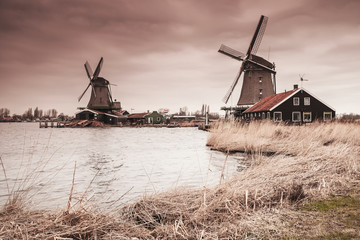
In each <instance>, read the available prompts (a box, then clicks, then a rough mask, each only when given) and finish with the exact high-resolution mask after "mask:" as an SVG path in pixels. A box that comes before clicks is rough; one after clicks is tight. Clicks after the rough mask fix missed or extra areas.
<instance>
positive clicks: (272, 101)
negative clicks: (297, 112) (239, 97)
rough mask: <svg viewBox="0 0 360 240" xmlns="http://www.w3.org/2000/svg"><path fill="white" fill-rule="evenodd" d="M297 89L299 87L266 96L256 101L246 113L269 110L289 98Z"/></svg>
mask: <svg viewBox="0 0 360 240" xmlns="http://www.w3.org/2000/svg"><path fill="white" fill-rule="evenodd" d="M297 90H298V89H295V90H291V91H288V92H283V93H278V94H275V95H271V96H267V97H266V98H264V99H262V100H260V101H259V102H257V103H255V105H254V106H252V107H250V108H248V109H246V111H244V113H250V112H263V111H269V110H270V109H271V108H272V107H274V106H275V105H276V104H278V103H280V102H281V101H283V100H284V99H285V98H287V97H288V96H290V95H291V94H293V93H294V92H295V91H297Z"/></svg>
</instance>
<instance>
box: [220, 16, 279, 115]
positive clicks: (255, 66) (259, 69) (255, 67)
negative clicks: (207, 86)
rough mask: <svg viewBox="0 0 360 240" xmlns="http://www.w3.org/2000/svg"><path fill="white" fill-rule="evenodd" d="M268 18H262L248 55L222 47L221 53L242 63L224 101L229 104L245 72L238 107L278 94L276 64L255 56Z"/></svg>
mask: <svg viewBox="0 0 360 240" xmlns="http://www.w3.org/2000/svg"><path fill="white" fill-rule="evenodd" d="M267 20H268V17H265V16H261V17H260V20H259V23H258V25H257V28H256V30H255V33H254V36H253V38H252V40H251V42H250V46H249V48H248V50H247V52H246V54H244V53H242V52H239V51H236V50H234V49H232V48H230V47H227V46H225V45H223V44H222V45H221V47H220V49H219V52H220V53H223V54H225V55H227V56H229V57H231V58H234V59H236V60H238V61H242V63H241V67H240V70H239V73H238V74H237V76H236V78H235V80H234V82H233V83H232V85H231V86H230V89H229V90H228V92H227V93H226V95H225V97H224V98H223V101H224V102H225V103H227V102H228V100H229V98H230V96H231V94H232V92H233V91H234V88H235V86H236V84H237V83H238V81H239V78H240V76H241V74H242V73H243V72H244V80H243V85H242V88H241V94H240V98H239V101H238V102H237V105H238V106H240V107H245V108H246V107H248V106H251V105H253V104H255V103H256V102H258V101H259V100H261V99H262V98H264V97H267V96H269V95H273V94H275V93H276V82H275V74H276V71H275V64H273V63H271V62H269V61H267V60H265V59H264V58H262V57H259V56H257V55H255V54H256V53H257V50H258V48H259V46H260V43H261V39H262V37H263V35H264V32H265V29H266V24H267Z"/></svg>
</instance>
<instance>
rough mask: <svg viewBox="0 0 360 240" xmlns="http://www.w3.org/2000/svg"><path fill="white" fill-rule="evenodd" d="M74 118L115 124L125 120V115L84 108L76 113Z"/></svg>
mask: <svg viewBox="0 0 360 240" xmlns="http://www.w3.org/2000/svg"><path fill="white" fill-rule="evenodd" d="M76 119H77V120H97V121H100V122H103V123H106V124H112V125H116V124H118V123H119V122H124V121H125V120H126V116H121V115H120V116H119V115H114V114H110V113H105V112H100V111H97V110H93V109H88V108H86V109H83V110H81V111H79V112H77V113H76Z"/></svg>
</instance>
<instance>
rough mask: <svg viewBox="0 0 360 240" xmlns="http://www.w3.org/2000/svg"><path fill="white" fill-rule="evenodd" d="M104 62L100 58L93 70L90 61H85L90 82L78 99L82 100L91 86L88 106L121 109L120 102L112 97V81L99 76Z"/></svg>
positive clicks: (97, 108)
mask: <svg viewBox="0 0 360 240" xmlns="http://www.w3.org/2000/svg"><path fill="white" fill-rule="evenodd" d="M102 64H103V58H101V59H100V61H99V63H98V65H97V67H96V69H95V72H93V71H92V69H91V67H90V64H89V63H88V61H86V62H85V64H84V66H85V70H86V74H87V76H88V78H89V80H90V82H89V84H88V86H87V87H86V89H85V91H84V92H83V93H82V94H81V95H80V97H79V98H78V100H79V101H80V100H81V98H82V97H83V96H84V94H85V93H86V91H87V90H88V89H89V87H90V86H91V97H90V100H89V103H88V105H87V108H89V109H93V110H100V111H105V112H106V111H112V110H120V109H121V106H120V102H114V101H113V99H112V96H111V88H110V82H109V81H108V80H106V79H105V78H102V77H99V74H100V71H101V67H102Z"/></svg>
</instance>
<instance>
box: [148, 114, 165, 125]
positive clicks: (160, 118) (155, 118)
mask: <svg viewBox="0 0 360 240" xmlns="http://www.w3.org/2000/svg"><path fill="white" fill-rule="evenodd" d="M144 118H145V121H146V123H148V124H160V123H163V122H164V121H165V117H164V115H162V114H160V113H158V112H157V111H153V112H152V113H149V114H147V115H145V116H144Z"/></svg>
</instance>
